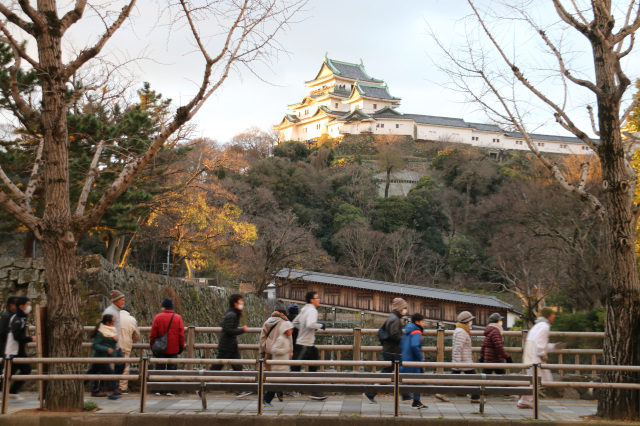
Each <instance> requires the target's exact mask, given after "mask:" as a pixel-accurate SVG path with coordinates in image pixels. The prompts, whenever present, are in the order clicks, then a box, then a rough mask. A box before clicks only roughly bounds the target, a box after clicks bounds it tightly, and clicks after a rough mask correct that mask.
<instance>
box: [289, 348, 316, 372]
mask: <svg viewBox="0 0 640 426" xmlns="http://www.w3.org/2000/svg"><path fill="white" fill-rule="evenodd" d="M297 351H298V353H296V349H294V352H293V359H295V360H298V361H300V360H303V361H317V360H319V359H320V356H319V354H318V348H316V347H315V346H302V345H299V346H297ZM300 369H301V366H299V365H292V366H291V371H300ZM307 371H308V372H310V373H315V372H316V371H318V366H317V365H309V366H307Z"/></svg>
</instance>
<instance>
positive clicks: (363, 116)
mask: <svg viewBox="0 0 640 426" xmlns="http://www.w3.org/2000/svg"><path fill="white" fill-rule="evenodd" d="M338 120H340V121H351V120H358V121H359V120H369V121H372V120H373V118H372V117H371V116H370V115H369V114H367V113H366V112H364V111H362V110H361V109H360V108H356V109H354V110H353V111H351V112H350V113H348V114H347V115H345V116H344V117H342V118H339V119H338Z"/></svg>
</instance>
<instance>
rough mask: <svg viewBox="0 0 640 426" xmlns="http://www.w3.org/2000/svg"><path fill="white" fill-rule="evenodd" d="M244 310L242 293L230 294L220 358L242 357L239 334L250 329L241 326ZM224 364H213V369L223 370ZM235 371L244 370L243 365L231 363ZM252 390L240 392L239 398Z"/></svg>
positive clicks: (223, 326) (224, 320)
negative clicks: (239, 347)
mask: <svg viewBox="0 0 640 426" xmlns="http://www.w3.org/2000/svg"><path fill="white" fill-rule="evenodd" d="M243 310H244V300H243V299H242V295H241V294H232V295H231V296H229V310H228V311H227V313H226V314H224V318H223V319H222V333H221V334H220V339H219V340H218V359H241V358H242V357H241V356H240V350H239V349H238V336H239V335H241V334H243V333H245V332H246V331H247V329H248V327H247V326H246V325H244V326H242V327H240V326H239V324H240V317H241V316H242V311H243ZM222 367H223V366H222V365H212V366H211V369H212V370H222ZM231 368H232V369H233V370H234V371H242V370H243V368H242V365H234V364H232V365H231ZM251 393H252V392H249V391H246V392H238V393H237V394H236V395H237V396H238V398H241V397H243V396H247V395H251Z"/></svg>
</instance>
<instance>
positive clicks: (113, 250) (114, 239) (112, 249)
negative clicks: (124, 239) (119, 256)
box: [107, 233, 118, 263]
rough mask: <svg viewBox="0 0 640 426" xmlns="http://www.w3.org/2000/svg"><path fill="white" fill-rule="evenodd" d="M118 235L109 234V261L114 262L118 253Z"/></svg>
mask: <svg viewBox="0 0 640 426" xmlns="http://www.w3.org/2000/svg"><path fill="white" fill-rule="evenodd" d="M117 241H118V239H117V237H116V236H114V235H113V234H111V233H110V234H109V235H108V236H107V261H108V262H111V263H113V257H114V256H115V254H116V246H117V245H118V244H117Z"/></svg>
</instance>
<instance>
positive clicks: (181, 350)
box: [178, 346, 184, 354]
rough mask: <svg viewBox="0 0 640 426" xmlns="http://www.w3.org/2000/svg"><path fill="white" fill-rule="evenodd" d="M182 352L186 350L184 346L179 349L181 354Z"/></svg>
mask: <svg viewBox="0 0 640 426" xmlns="http://www.w3.org/2000/svg"><path fill="white" fill-rule="evenodd" d="M182 352H184V346H183V347H181V348H180V349H179V350H178V354H181V353H182Z"/></svg>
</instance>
